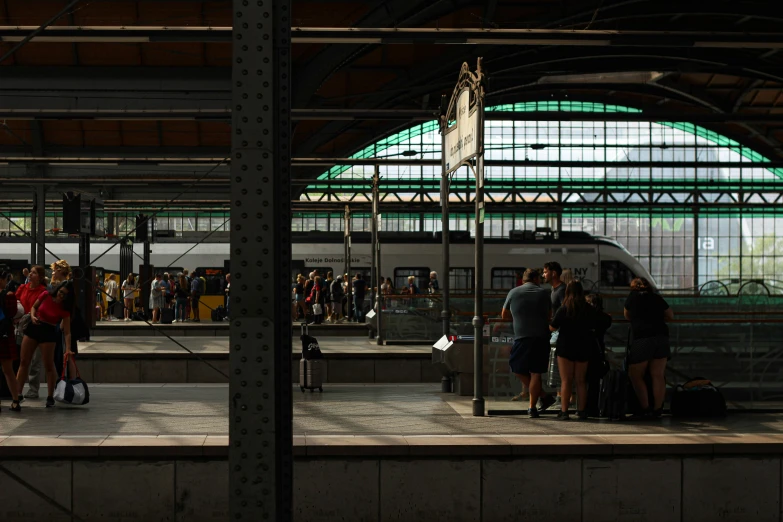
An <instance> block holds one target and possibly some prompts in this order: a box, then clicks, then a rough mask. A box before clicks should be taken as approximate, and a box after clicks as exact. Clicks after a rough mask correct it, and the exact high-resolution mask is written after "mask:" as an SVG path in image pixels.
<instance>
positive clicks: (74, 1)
mask: <svg viewBox="0 0 783 522" xmlns="http://www.w3.org/2000/svg"><path fill="white" fill-rule="evenodd" d="M79 2H81V0H72V1H71V2H70V3H69V4H68V5H66V6H65V7H63V9H62V10H61V11H60V12H59V13H57V14H56V15H54V17H52V18H50V19H49V20H48V21H47V22H45V23H44V24H43V25H40V26H38V28H37V29H35V30H33V31H32V32H31V33H30V34H28V35H27V36H25V37H24V38H23V39H22V40H21V41H20V42H19V43H17V44H16V45H15V46H13V47H12V48H11V49H9V50H8V52H6V53H5V54H4V55H3V56H2V57H0V63H3V62H4V61H6V60H7V59H9V58H10V57H12V56H13V55H14V54H16V51H18V50H19V49H21V48H22V47H24V46H25V45H26V44H27V43H28V42H29V41H30V40H32V39H33V38H35V36H36V35H37V34H39V33H41V32H43V31H44V30H46V28H47V27H49V26H50V25H52V24H53V23H54V22H56V21H57V20H59V19H60V18H61V17H63V16H64V15H66V14H68V12H69V11H70V9H71V8H72V7H73V6H75V5H76V4H78V3H79Z"/></svg>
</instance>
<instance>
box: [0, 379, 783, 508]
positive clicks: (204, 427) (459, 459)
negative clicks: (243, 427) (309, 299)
mask: <svg viewBox="0 0 783 522" xmlns="http://www.w3.org/2000/svg"><path fill="white" fill-rule="evenodd" d="M91 391H92V400H91V403H90V404H89V405H88V406H87V407H84V408H65V407H60V406H58V407H56V408H53V409H46V408H44V407H43V403H42V401H26V402H25V403H24V405H23V407H24V411H23V412H22V413H21V414H19V415H13V414H11V412H8V411H3V413H2V415H0V496H2V497H3V504H2V506H1V507H0V512H2V514H3V520H4V521H8V522H11V521H13V522H16V521H17V520H26V521H29V520H61V519H62V520H66V519H67V518H66V516H65V515H64V513H68V514H71V515H72V517H71V518H70V519H74V520H76V519H77V517H78V518H81V519H85V520H145V521H158V520H160V521H162V520H196V521H202V520H203V521H218V520H226V518H227V513H228V473H229V471H228V462H227V458H228V443H229V440H228V436H227V435H228V434H227V432H228V414H227V411H226V404H227V403H228V400H227V399H228V387H227V386H226V385H219V384H213V385H198V384H171V383H169V384H154V385H101V384H95V385H93V386H92V388H91ZM293 399H294V439H293V444H294V506H295V513H294V519H295V520H297V521H325V520H346V521H353V520H357V521H358V520H361V521H366V520H372V521H378V522H380V521H387V520H400V521H403V520H404V521H412V522H416V521H425V520H429V521H431V520H444V519H447V520H455V521H471V522H474V521H476V522H477V521H479V520H492V521H496V520H499V521H504V520H527V519H533V518H534V519H542V520H549V519H555V520H564V521H571V520H578V521H595V520H649V521H653V520H655V521H688V522H690V521H712V520H732V521H745V520H747V521H751V520H753V521H758V520H780V516H781V502H780V496H781V495H780V492H781V486H782V485H783V482H782V481H781V456H782V455H783V432H781V428H783V415H777V414H752V415H749V414H744V415H742V414H734V415H731V416H729V417H728V418H726V419H721V420H714V421H677V420H674V419H671V418H664V419H662V420H660V421H658V422H647V423H630V422H608V421H604V420H597V421H592V420H589V421H586V422H577V421H567V422H566V421H557V420H556V419H555V418H554V416H553V415H543V416H542V418H540V419H536V420H532V419H527V418H520V417H499V418H495V417H493V418H488V417H484V418H476V417H472V416H471V415H470V410H471V402H470V399H469V398H459V397H455V396H453V395H444V394H441V393H439V387H438V386H437V385H428V384H411V385H404V384H400V385H378V384H375V385H349V384H341V385H337V384H336V385H332V386H328V387H325V391H324V393H323V394H318V393H316V394H309V393H308V394H301V393H299V392H298V391H297V390H295V391H294V394H293ZM314 484H323V485H327V484H328V488H329V494H328V495H324V494H323V493H322V491H323V489H322V488H320V487H314ZM541 484H545V485H546V486H545V487H541ZM531 492H535V494H531ZM39 493H44V494H45V495H48V496H50V500H52V501H53V502H48V503H47V502H44V501H42V500H41V497H40V495H39ZM142 499H143V502H141V501H140V500H142ZM71 510H72V511H71Z"/></svg>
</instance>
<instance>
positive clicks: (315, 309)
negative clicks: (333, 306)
mask: <svg viewBox="0 0 783 522" xmlns="http://www.w3.org/2000/svg"><path fill="white" fill-rule="evenodd" d="M322 313H324V309H323V307H321V305H320V304H318V303H315V304H314V305H313V315H321V314H322Z"/></svg>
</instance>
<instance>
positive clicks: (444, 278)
mask: <svg viewBox="0 0 783 522" xmlns="http://www.w3.org/2000/svg"><path fill="white" fill-rule="evenodd" d="M440 111H441V113H440V133H441V149H440V150H441V151H445V150H446V130H447V129H448V128H449V119H448V115H447V111H448V102H447V101H446V97H445V96H442V97H441V100H440ZM440 157H441V177H440V229H441V243H442V247H443V268H442V270H441V273H440V274H441V275H440V277H441V288H442V292H443V295H442V298H443V310H442V311H441V313H440V318H441V321H443V335H449V334H450V333H451V327H450V324H449V323H450V320H451V309H450V308H449V307H450V302H449V298H450V279H451V278H450V277H449V273H450V271H451V259H450V258H449V257H450V256H449V254H450V252H449V250H450V248H449V239H450V238H449V176H448V174H447V170H448V169H447V168H446V154H445V152H442V153H441V155H440ZM442 388H443V389H442V391H443V392H445V393H448V392H451V380H450V379H449V378H448V377H443V381H442Z"/></svg>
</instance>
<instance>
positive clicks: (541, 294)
mask: <svg viewBox="0 0 783 522" xmlns="http://www.w3.org/2000/svg"><path fill="white" fill-rule="evenodd" d="M522 281H523V284H522V286H518V287H516V288H514V289H512V290H511V291H510V292H509V293H508V297H506V302H505V304H504V305H503V311H502V312H501V317H502V318H503V319H506V320H508V319H512V320H513V321H514V343H513V345H512V347H511V355H510V357H509V366H510V368H511V372H512V373H514V375H516V377H517V379H519V380H520V381H521V382H522V384H523V385H524V386H525V387H526V388H527V389H528V390H530V408H529V409H528V410H527V412H528V416H529V417H530V418H534V419H535V418H538V414H539V412H540V411H543V410H545V409H547V408H549V407H550V406H551V405H552V404H554V403H555V399H554V398H553V397H551V396H550V395H549V394H547V393H545V392H544V391H543V390H542V378H541V375H542V374H544V373H546V372H547V369H548V366H549V319H550V317H551V312H552V308H551V299H550V294H549V292H548V291H547V290H544V289H543V288H541V276H540V275H539V273H538V271H537V270H534V269H532V268H529V269H527V270H525V273H524V274H523V276H522ZM539 399H541V406H540V408H539V407H538V400H539Z"/></svg>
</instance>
